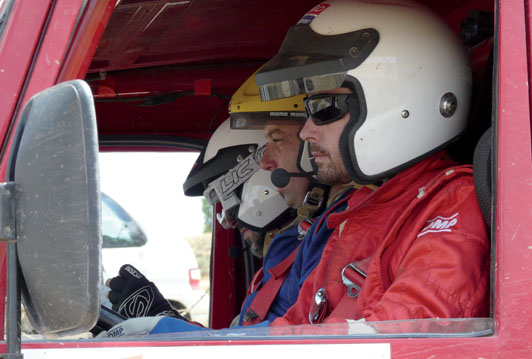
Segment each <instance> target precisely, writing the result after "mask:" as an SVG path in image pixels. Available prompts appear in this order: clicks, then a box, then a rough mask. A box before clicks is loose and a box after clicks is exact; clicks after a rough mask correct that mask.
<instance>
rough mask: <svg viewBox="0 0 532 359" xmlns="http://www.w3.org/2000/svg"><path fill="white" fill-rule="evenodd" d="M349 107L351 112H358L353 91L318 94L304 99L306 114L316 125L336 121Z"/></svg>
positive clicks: (347, 111)
mask: <svg viewBox="0 0 532 359" xmlns="http://www.w3.org/2000/svg"><path fill="white" fill-rule="evenodd" d="M350 105H351V106H350ZM350 107H351V108H352V112H355V111H357V112H358V102H357V96H356V94H354V93H349V94H318V95H313V96H310V97H308V98H306V99H305V110H306V111H307V116H309V117H310V118H312V122H314V124H315V125H316V126H321V125H325V124H328V123H331V122H334V121H338V120H339V119H341V118H343V117H344V116H345V115H346V114H347V113H349V109H350ZM353 115H356V114H353Z"/></svg>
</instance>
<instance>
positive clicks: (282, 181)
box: [271, 168, 314, 188]
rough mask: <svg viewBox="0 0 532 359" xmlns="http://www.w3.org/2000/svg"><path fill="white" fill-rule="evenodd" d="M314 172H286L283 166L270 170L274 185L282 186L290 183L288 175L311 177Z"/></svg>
mask: <svg viewBox="0 0 532 359" xmlns="http://www.w3.org/2000/svg"><path fill="white" fill-rule="evenodd" d="M313 174H314V172H288V171H287V170H285V169H284V168H278V169H276V170H275V171H273V172H272V175H271V180H272V183H273V185H274V186H275V187H277V188H283V187H286V186H288V183H290V177H312V175H313Z"/></svg>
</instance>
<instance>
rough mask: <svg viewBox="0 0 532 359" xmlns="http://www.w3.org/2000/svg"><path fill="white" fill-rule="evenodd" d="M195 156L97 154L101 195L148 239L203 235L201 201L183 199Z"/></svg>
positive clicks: (191, 154) (183, 154)
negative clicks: (127, 217) (139, 227)
mask: <svg viewBox="0 0 532 359" xmlns="http://www.w3.org/2000/svg"><path fill="white" fill-rule="evenodd" d="M197 157H198V153H190V152H188V153H184V152H181V153H177V152H104V153H100V158H99V161H100V187H101V191H102V192H104V193H105V194H107V195H108V196H110V197H111V198H113V199H114V200H115V201H116V202H118V203H119V204H120V205H121V206H122V207H123V208H124V209H125V210H126V211H127V212H128V213H129V214H130V215H131V216H132V217H133V218H134V219H135V220H136V221H137V222H138V223H139V224H140V226H141V227H142V229H143V230H144V232H145V233H146V235H147V236H148V238H150V237H160V236H162V235H167V234H168V233H173V234H174V233H175V235H176V236H179V237H182V238H183V239H186V238H189V237H193V236H196V235H199V234H201V233H202V232H203V213H202V211H201V198H202V197H186V196H185V195H184V194H183V182H184V181H185V179H186V177H187V175H188V173H189V171H190V169H191V168H192V165H193V164H194V162H195V160H196V159H197Z"/></svg>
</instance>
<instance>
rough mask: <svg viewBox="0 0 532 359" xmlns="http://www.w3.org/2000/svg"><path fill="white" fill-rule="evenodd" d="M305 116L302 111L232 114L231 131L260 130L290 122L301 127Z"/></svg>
mask: <svg viewBox="0 0 532 359" xmlns="http://www.w3.org/2000/svg"><path fill="white" fill-rule="evenodd" d="M306 119H307V115H306V114H305V112H302V111H261V112H234V113H232V114H231V128H233V129H262V128H264V126H266V125H275V124H277V125H285V124H286V121H292V122H296V123H300V124H301V125H303V124H304V123H305V120H306Z"/></svg>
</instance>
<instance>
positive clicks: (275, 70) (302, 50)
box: [255, 24, 379, 101]
mask: <svg viewBox="0 0 532 359" xmlns="http://www.w3.org/2000/svg"><path fill="white" fill-rule="evenodd" d="M378 42H379V33H378V32H377V30H375V29H371V28H367V29H360V30H356V31H353V32H348V33H344V34H338V35H321V34H318V33H316V32H314V31H313V30H312V29H311V28H310V26H309V25H305V24H299V25H296V26H292V27H291V28H290V30H288V33H287V34H286V37H285V39H284V41H283V44H282V45H281V49H280V50H279V52H278V53H277V55H275V57H274V58H272V59H271V60H270V61H268V62H267V63H266V64H265V65H264V67H262V68H261V69H260V70H259V71H258V72H257V73H256V74H255V81H256V83H257V85H258V86H259V89H260V95H261V98H262V100H263V101H270V100H275V99H279V98H283V97H290V96H295V95H298V94H302V93H312V92H320V91H328V90H333V89H335V88H338V87H340V86H341V85H342V83H343V82H344V79H345V78H346V75H347V72H348V71H350V70H352V69H354V68H356V67H358V66H360V64H361V63H363V62H364V61H365V60H366V59H367V58H368V56H369V55H370V54H371V53H372V52H373V50H374V49H375V47H376V46H377V44H378Z"/></svg>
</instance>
